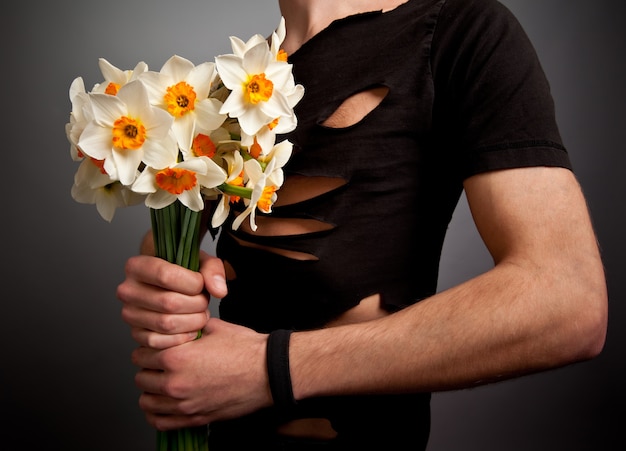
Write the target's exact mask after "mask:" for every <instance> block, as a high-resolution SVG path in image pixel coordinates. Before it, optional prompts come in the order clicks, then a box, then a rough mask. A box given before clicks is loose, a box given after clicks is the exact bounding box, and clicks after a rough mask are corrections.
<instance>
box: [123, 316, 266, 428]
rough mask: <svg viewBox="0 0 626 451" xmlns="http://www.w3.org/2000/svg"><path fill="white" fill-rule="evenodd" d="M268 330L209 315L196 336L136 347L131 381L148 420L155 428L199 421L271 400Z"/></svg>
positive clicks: (249, 409)
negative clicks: (158, 347)
mask: <svg viewBox="0 0 626 451" xmlns="http://www.w3.org/2000/svg"><path fill="white" fill-rule="evenodd" d="M266 343H267V335H264V334H259V333H256V332H255V331H253V330H251V329H247V328H245V327H241V326H237V325H234V324H230V323H227V322H225V321H221V320H219V319H216V318H212V319H210V320H209V321H208V323H207V326H206V327H205V328H204V331H203V335H202V338H200V339H199V340H195V341H191V342H189V343H185V344H183V345H181V346H175V347H172V348H169V349H164V350H156V349H150V348H146V347H140V348H138V349H137V350H136V351H135V352H133V362H134V363H135V364H136V365H137V366H139V367H140V368H142V369H141V370H140V371H139V372H138V373H137V375H136V378H135V381H136V383H137V386H138V387H139V388H140V389H141V390H142V392H143V394H142V395H141V398H140V400H139V404H140V406H141V408H142V409H143V410H144V412H145V413H146V419H147V420H148V422H149V423H150V424H151V425H153V426H154V427H156V428H157V429H159V430H166V429H176V428H181V427H190V426H199V425H203V424H207V423H210V422H211V421H215V420H221V419H228V418H234V417H239V416H242V415H245V414H248V413H251V412H253V411H255V410H257V409H260V408H262V407H266V406H269V405H271V402H272V401H271V400H272V398H271V394H270V391H269V385H268V382H267V376H266V370H265V347H266Z"/></svg>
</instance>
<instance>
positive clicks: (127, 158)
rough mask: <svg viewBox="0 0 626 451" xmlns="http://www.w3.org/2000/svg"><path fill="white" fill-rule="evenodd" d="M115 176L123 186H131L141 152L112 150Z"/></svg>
mask: <svg viewBox="0 0 626 451" xmlns="http://www.w3.org/2000/svg"><path fill="white" fill-rule="evenodd" d="M112 156H113V161H114V162H115V167H116V168H117V175H118V177H119V179H120V182H122V184H123V185H127V186H129V185H132V183H133V182H134V181H135V178H136V177H137V168H138V167H139V164H140V163H141V158H142V156H143V152H142V151H140V150H117V149H116V150H114V151H113V153H112Z"/></svg>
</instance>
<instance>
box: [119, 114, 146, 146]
mask: <svg viewBox="0 0 626 451" xmlns="http://www.w3.org/2000/svg"><path fill="white" fill-rule="evenodd" d="M112 131H113V145H114V146H115V147H116V148H118V149H122V150H125V149H133V150H135V149H139V148H140V147H141V146H142V145H143V143H144V142H145V140H146V127H145V126H144V125H143V124H142V122H141V121H140V120H139V119H133V118H131V117H128V116H122V117H120V118H119V119H118V120H116V121H115V122H114V123H113V130H112Z"/></svg>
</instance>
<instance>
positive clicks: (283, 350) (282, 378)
mask: <svg viewBox="0 0 626 451" xmlns="http://www.w3.org/2000/svg"><path fill="white" fill-rule="evenodd" d="M291 332H292V331H291V330H285V329H279V330H275V331H273V332H272V333H270V335H269V337H268V338H267V377H268V380H269V384H270V392H271V393H272V399H273V400H274V405H275V406H276V407H278V408H279V409H283V410H287V409H290V408H292V407H294V406H295V405H296V400H295V398H294V397H293V388H292V386H291V372H290V370H289V339H290V338H291Z"/></svg>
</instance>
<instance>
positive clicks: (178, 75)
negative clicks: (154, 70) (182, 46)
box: [161, 55, 194, 82]
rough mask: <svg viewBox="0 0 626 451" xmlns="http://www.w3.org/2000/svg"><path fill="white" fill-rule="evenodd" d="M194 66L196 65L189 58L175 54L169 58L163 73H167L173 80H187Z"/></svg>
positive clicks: (162, 69) (162, 70)
mask: <svg viewBox="0 0 626 451" xmlns="http://www.w3.org/2000/svg"><path fill="white" fill-rule="evenodd" d="M193 68H194V65H193V63H192V62H191V61H189V60H188V59H187V58H183V57H182V56H179V55H174V56H172V57H171V58H170V59H168V60H167V61H166V62H165V64H164V65H163V67H162V68H161V73H162V74H165V75H167V76H168V77H170V78H171V79H172V80H176V82H179V81H181V80H185V79H186V77H187V75H188V74H189V72H190V71H191V70H192V69H193Z"/></svg>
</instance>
